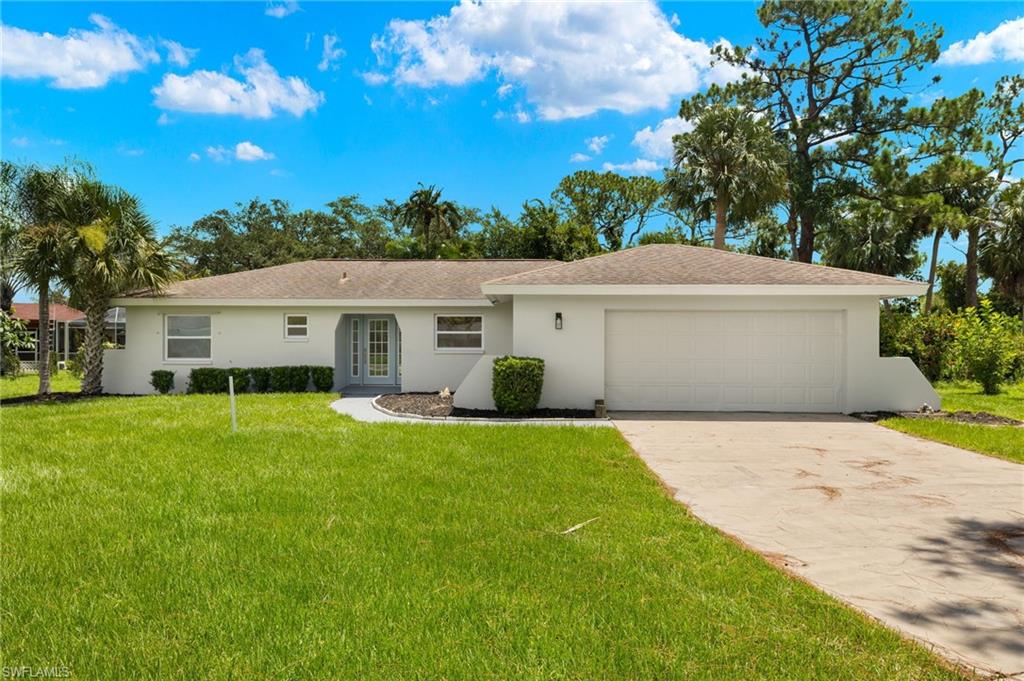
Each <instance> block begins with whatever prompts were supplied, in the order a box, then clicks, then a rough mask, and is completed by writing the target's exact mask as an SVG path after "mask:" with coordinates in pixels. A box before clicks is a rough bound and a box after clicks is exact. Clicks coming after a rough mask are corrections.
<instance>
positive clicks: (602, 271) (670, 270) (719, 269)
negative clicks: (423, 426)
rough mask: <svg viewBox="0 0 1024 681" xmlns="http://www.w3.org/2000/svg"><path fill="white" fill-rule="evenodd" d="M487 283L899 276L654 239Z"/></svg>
mask: <svg viewBox="0 0 1024 681" xmlns="http://www.w3.org/2000/svg"><path fill="white" fill-rule="evenodd" d="M487 284H488V285H489V286H490V285H515V286H534V285H536V286H559V285H562V286H572V285H612V286H616V285H622V286H631V285H641V286H643V285H710V286H713V285H755V286H759V285H769V286H770V285H826V286H828V285H844V286H850V285H866V286H869V285H886V286H892V285H894V284H895V285H899V284H904V285H907V286H913V285H914V284H913V283H912V282H909V281H904V280H902V279H895V278H893V277H886V276H882V275H878V274H869V273H867V272H857V271H854V270H844V269H839V268H836V267H825V266H823V265H812V264H807V263H801V262H793V261H791V260H777V259H775V258H764V257H760V256H756V255H745V254H742V253H733V252H731V251H720V250H715V249H713V248H702V247H698V246H684V245H680V244H652V245H649V246H638V247H636V248H628V249H626V250H623V251H616V252H614V253H608V254H605V255H599V256H595V257H593V258H587V259H585V260H576V261H574V262H567V263H559V264H555V265H552V266H550V267H545V268H541V269H534V270H530V271H526V272H522V273H518V274H512V275H509V276H505V277H502V278H500V279H493V280H491V281H489V282H487Z"/></svg>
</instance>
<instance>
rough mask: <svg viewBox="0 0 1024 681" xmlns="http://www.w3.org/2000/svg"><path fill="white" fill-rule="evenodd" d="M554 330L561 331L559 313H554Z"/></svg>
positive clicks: (560, 316) (560, 314) (560, 315)
mask: <svg viewBox="0 0 1024 681" xmlns="http://www.w3.org/2000/svg"><path fill="white" fill-rule="evenodd" d="M555 328H556V329H557V330H559V331H561V330H562V313H561V312H556V313H555Z"/></svg>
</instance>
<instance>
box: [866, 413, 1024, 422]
mask: <svg viewBox="0 0 1024 681" xmlns="http://www.w3.org/2000/svg"><path fill="white" fill-rule="evenodd" d="M850 416H854V417H856V418H859V419H861V420H863V421H870V422H872V423H874V422H875V421H881V420H883V419H892V418H897V417H900V418H905V419H932V420H939V421H954V422H956V423H970V424H974V425H982V426H1024V421H1018V420H1017V419H1011V418H1010V417H1008V416H996V415H995V414H989V413H988V412H986V411H952V412H950V411H903V412H893V411H864V412H858V413H856V414H850Z"/></svg>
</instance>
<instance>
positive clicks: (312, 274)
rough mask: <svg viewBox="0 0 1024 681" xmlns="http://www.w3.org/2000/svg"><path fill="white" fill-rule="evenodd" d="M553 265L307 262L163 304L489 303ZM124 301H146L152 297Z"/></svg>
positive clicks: (198, 284) (217, 282) (222, 282)
mask: <svg viewBox="0 0 1024 681" xmlns="http://www.w3.org/2000/svg"><path fill="white" fill-rule="evenodd" d="M554 262H556V261H553V260H307V261H305V262H296V263H290V264H288V265H278V266H276V267H265V268H263V269H258V270H250V271H248V272H235V273H233V274H222V275H218V276H215V277H204V278H202V279H189V280H186V281H179V282H176V283H174V284H172V285H170V286H169V287H167V289H165V290H164V292H163V294H162V297H164V298H183V299H208V298H238V299H241V298H261V299H284V300H288V299H291V300H316V299H337V300H415V299H420V300H485V299H486V296H484V294H483V293H482V292H481V290H480V284H482V283H483V282H485V281H487V280H489V279H496V278H498V277H505V276H508V275H510V274H517V273H520V272H526V271H528V270H533V269H537V268H540V267H548V266H550V265H551V264H552V263H554ZM125 297H129V298H131V297H135V298H147V297H151V294H150V293H149V292H136V293H132V294H128V295H126V296H125Z"/></svg>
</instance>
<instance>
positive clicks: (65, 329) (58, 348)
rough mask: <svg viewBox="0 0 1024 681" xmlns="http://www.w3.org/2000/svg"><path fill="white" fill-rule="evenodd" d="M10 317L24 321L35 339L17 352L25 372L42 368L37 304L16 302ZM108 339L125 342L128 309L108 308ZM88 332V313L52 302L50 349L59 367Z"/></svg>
mask: <svg viewBox="0 0 1024 681" xmlns="http://www.w3.org/2000/svg"><path fill="white" fill-rule="evenodd" d="M11 316H12V317H14V318H15V319H20V320H21V321H23V322H25V330H26V331H28V333H29V336H30V337H31V339H32V345H31V346H29V347H26V348H20V349H19V350H18V351H17V354H18V360H19V361H20V362H21V367H22V369H23V370H26V371H37V370H38V369H39V305H38V304H37V303H14V304H12V305H11ZM104 322H105V327H106V328H105V334H106V341H107V342H108V343H111V344H113V345H116V346H119V347H120V346H123V345H124V334H125V311H124V309H123V308H118V307H114V308H111V309H109V310H107V314H106V316H105V318H104ZM84 335H85V313H84V312H82V311H81V310H76V309H75V308H73V307H71V306H69V305H65V304H64V303H50V351H51V352H52V353H53V357H54V361H55V362H57V364H58V366H62V365H64V364H66V363H67V361H68V360H69V359H74V357H75V355H76V354H77V353H78V346H79V345H81V343H82V337H83V336H84Z"/></svg>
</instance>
